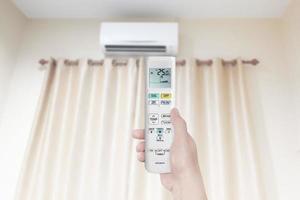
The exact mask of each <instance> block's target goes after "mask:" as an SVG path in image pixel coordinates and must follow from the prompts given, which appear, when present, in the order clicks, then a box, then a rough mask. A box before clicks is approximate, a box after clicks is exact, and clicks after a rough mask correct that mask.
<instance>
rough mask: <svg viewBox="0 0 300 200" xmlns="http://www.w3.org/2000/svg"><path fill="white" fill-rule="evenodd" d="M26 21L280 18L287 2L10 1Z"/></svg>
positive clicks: (269, 0) (185, 0) (247, 0)
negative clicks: (28, 18)
mask: <svg viewBox="0 0 300 200" xmlns="http://www.w3.org/2000/svg"><path fill="white" fill-rule="evenodd" d="M13 1H14V2H15V4H16V5H17V7H19V9H20V10H21V11H23V13H24V14H25V15H27V16H28V17H30V18H102V19H108V18H120V17H131V18H219V17H247V18H273V17H280V16H281V15H282V14H283V12H284V10H285V8H286V7H287V4H288V2H289V0H13Z"/></svg>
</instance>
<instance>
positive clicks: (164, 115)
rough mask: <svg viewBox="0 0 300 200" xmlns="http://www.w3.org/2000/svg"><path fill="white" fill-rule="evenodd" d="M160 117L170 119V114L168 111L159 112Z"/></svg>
mask: <svg viewBox="0 0 300 200" xmlns="http://www.w3.org/2000/svg"><path fill="white" fill-rule="evenodd" d="M161 119H166V120H170V119H171V114H169V113H164V114H161Z"/></svg>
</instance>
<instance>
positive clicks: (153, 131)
mask: <svg viewBox="0 0 300 200" xmlns="http://www.w3.org/2000/svg"><path fill="white" fill-rule="evenodd" d="M175 67H176V60H175V57H148V58H147V59H146V68H147V69H146V77H147V78H146V98H145V99H146V116H145V118H146V123H145V167H146V169H147V171H149V172H152V173H169V172H171V168H170V147H171V145H172V142H173V134H174V131H173V127H172V124H171V117H170V111H171V109H172V108H173V107H174V105H175V71H176V69H175Z"/></svg>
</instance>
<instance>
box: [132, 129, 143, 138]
mask: <svg viewBox="0 0 300 200" xmlns="http://www.w3.org/2000/svg"><path fill="white" fill-rule="evenodd" d="M132 137H133V138H135V139H139V140H143V139H145V132H144V129H135V130H133V133H132Z"/></svg>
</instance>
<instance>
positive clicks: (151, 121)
mask: <svg viewBox="0 0 300 200" xmlns="http://www.w3.org/2000/svg"><path fill="white" fill-rule="evenodd" d="M149 124H151V125H157V124H158V114H149Z"/></svg>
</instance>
